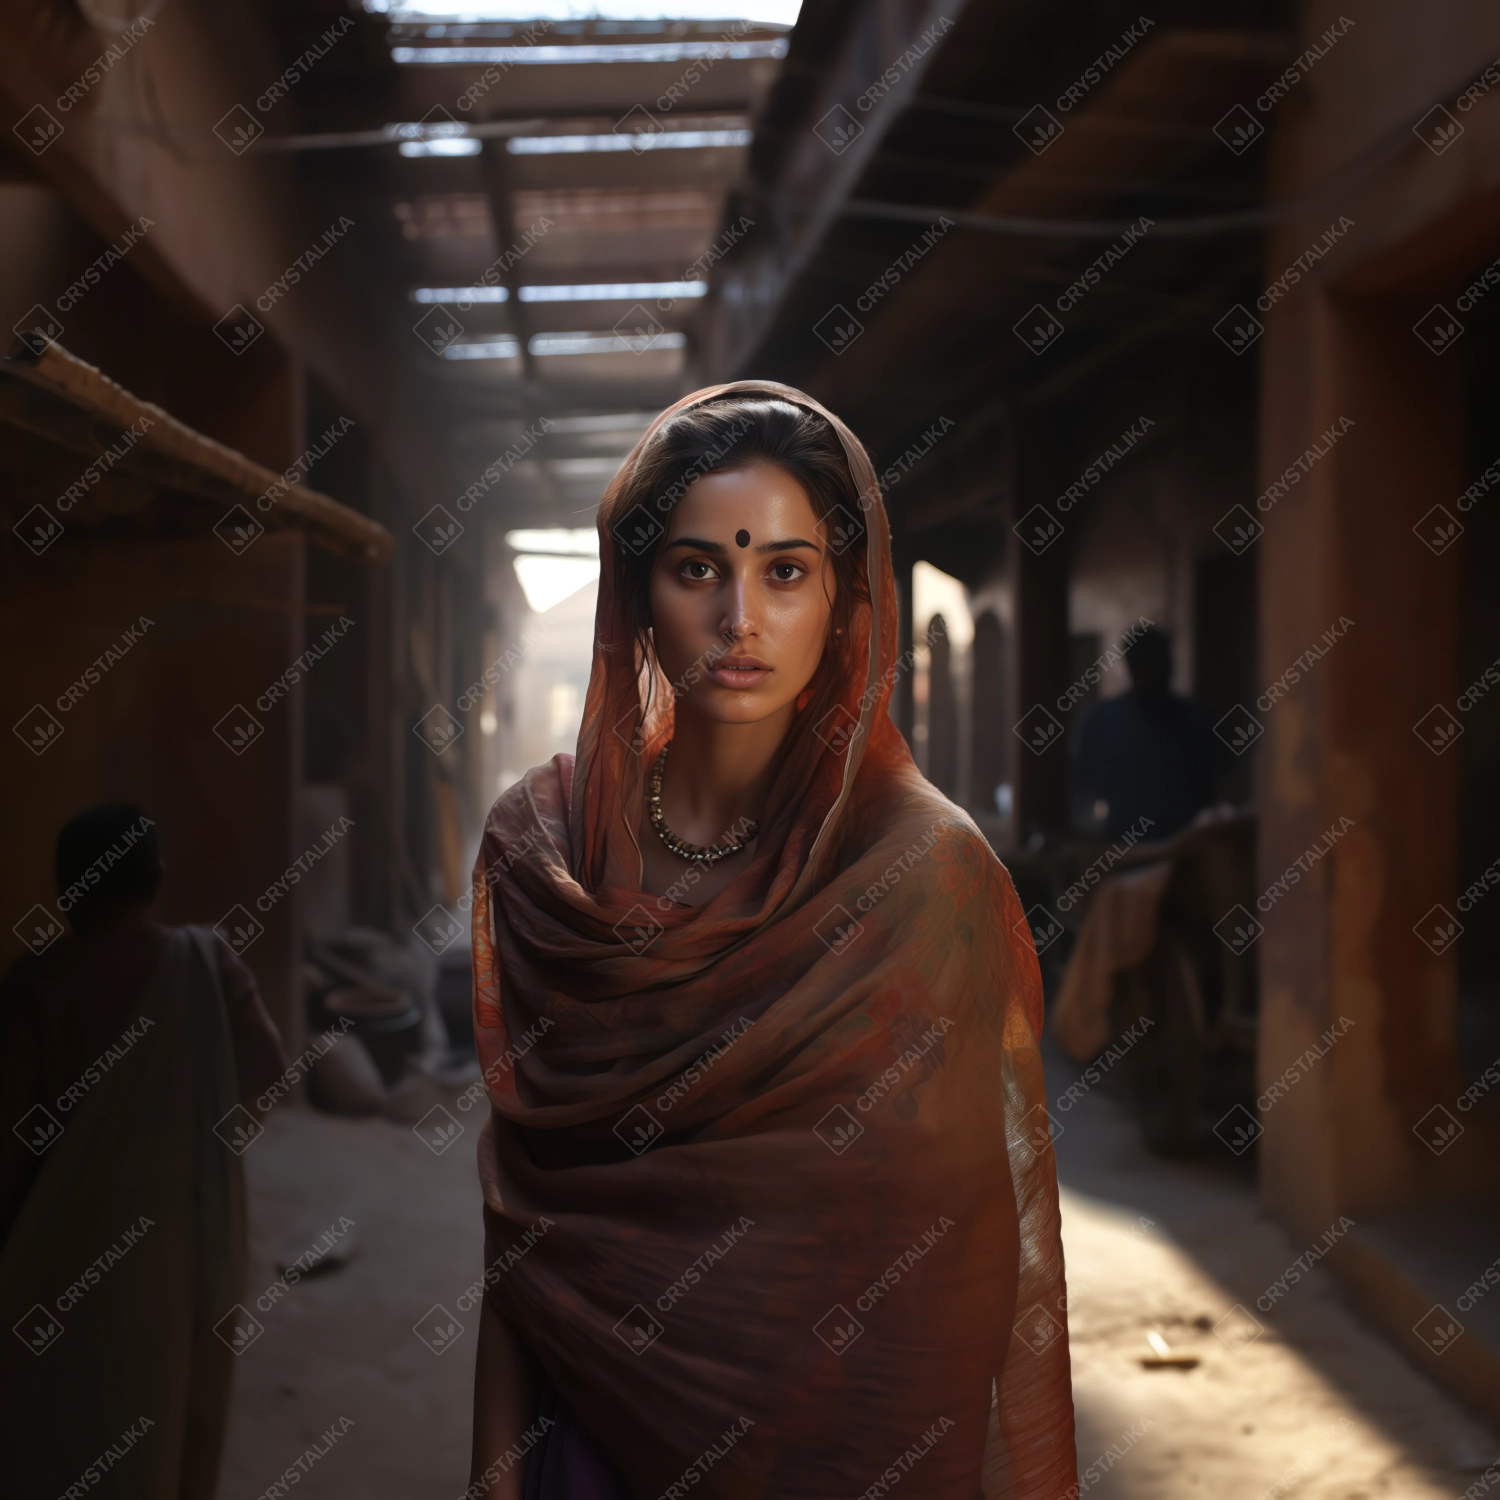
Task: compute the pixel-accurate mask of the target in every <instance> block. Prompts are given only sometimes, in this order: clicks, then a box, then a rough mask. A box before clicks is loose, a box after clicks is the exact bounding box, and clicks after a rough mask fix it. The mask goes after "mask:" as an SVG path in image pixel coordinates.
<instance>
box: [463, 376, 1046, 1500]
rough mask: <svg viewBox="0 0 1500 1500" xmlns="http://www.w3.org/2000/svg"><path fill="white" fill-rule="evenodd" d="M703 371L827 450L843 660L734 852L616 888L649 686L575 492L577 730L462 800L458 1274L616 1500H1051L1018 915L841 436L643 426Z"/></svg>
mask: <svg viewBox="0 0 1500 1500" xmlns="http://www.w3.org/2000/svg"><path fill="white" fill-rule="evenodd" d="M738 395H747V396H775V397H779V398H781V399H783V400H788V401H792V402H795V403H797V404H799V405H801V406H804V407H807V408H809V409H811V410H813V411H816V412H818V413H820V414H821V415H822V416H823V417H825V418H826V419H827V420H828V421H829V422H831V423H832V424H833V427H834V430H835V431H836V432H837V433H838V435H839V438H840V439H841V441H842V443H843V445H844V450H845V453H846V455H847V457H848V461H849V467H850V471H851V473H852V475H853V479H854V484H855V488H856V490H857V491H858V493H859V494H860V496H861V500H860V509H861V512H862V514H861V515H860V516H859V517H857V518H856V517H853V516H847V517H842V518H839V520H840V522H841V524H842V525H843V528H844V531H843V537H844V540H845V541H852V543H853V544H854V545H859V546H862V547H864V548H865V555H866V558H867V562H868V573H869V579H870V594H871V605H870V606H869V607H868V608H862V610H861V611H860V619H859V621H858V623H857V632H858V633H857V638H856V644H857V646H858V647H860V648H861V649H859V650H858V651H857V652H856V653H855V654H856V659H857V661H858V667H857V669H856V670H855V671H854V672H852V673H850V674H849V680H848V681H846V682H840V683H834V684H833V685H832V699H831V700H830V698H829V696H828V694H827V692H826V691H825V692H824V693H821V694H820V697H819V699H818V700H815V702H814V704H813V706H812V707H810V708H808V709H806V710H804V711H803V712H802V713H801V714H800V716H799V718H798V721H797V722H796V723H795V724H794V726H793V729H792V732H791V736H790V739H789V742H788V746H787V751H786V754H785V757H784V759H783V761H782V765H781V769H780V770H779V772H778V775H777V779H776V782H775V785H774V787H773V789H772V792H771V796H770V800H769V803H768V806H767V808H766V812H765V815H764V816H763V818H762V819H761V833H760V837H759V842H758V845H757V849H756V852H755V854H754V856H753V860H752V863H751V865H750V867H749V868H747V869H746V870H744V871H743V872H742V873H741V874H740V875H739V876H738V877H736V879H735V880H734V881H733V883H732V884H730V885H729V886H728V887H726V888H725V889H724V890H723V891H722V892H721V893H720V894H719V895H718V896H716V897H715V898H714V899H713V900H711V901H710V902H708V903H707V904H706V905H704V906H702V907H698V908H683V907H680V906H677V905H675V904H672V903H670V902H668V901H666V900H665V899H664V898H662V899H659V898H657V897H655V896H653V895H649V894H643V893H642V891H641V889H640V871H641V864H640V853H639V846H638V844H637V839H636V823H637V819H638V817H639V812H640V807H641V788H642V783H643V779H644V775H645V768H646V767H648V766H649V765H650V764H651V762H652V759H653V757H654V755H655V753H656V751H657V749H658V748H659V746H660V745H661V744H662V743H663V742H664V740H665V739H666V738H668V737H669V736H670V734H671V708H672V697H671V692H670V688H669V687H668V685H667V684H666V683H665V682H664V681H663V680H661V679H660V678H658V679H657V682H656V687H655V691H654V692H653V693H652V694H651V695H650V698H651V706H650V711H649V713H644V714H643V701H644V698H645V696H646V695H645V694H644V692H643V683H644V675H643V674H642V673H641V672H640V671H639V670H638V665H637V663H636V662H634V661H632V659H631V656H630V652H629V649H628V648H625V649H621V648H620V647H619V646H616V648H615V649H613V650H606V649H603V647H604V646H605V645H607V644H610V643H620V642H625V641H626V640H627V639H628V630H627V627H626V623H625V614H624V610H623V607H622V601H621V599H620V598H619V594H618V590H617V587H616V585H615V580H616V578H617V576H618V574H617V568H616V556H617V550H618V548H619V545H620V543H619V542H618V540H617V539H616V537H615V536H614V535H612V534H611V532H610V531H609V530H608V529H607V526H608V517H609V514H610V510H611V507H610V500H611V498H612V494H613V491H612V493H611V495H607V496H606V499H605V503H604V505H603V506H602V507H601V511H600V516H601V520H600V532H599V547H600V556H601V563H602V572H601V577H600V584H599V603H598V613H597V617H596V629H595V651H594V662H593V671H592V675H591V678H590V681H589V689H588V698H587V701H586V705H585V709H584V716H583V728H582V730H581V732H580V734H579V738H578V751H577V755H576V756H575V757H569V756H567V755H558V756H556V757H555V758H554V759H553V760H552V761H551V762H550V763H549V764H547V765H545V766H539V767H537V768H536V769H534V770H532V771H531V772H529V773H528V774H527V776H526V777H525V778H524V779H523V780H522V781H521V782H520V783H518V784H517V785H515V786H513V787H512V788H510V789H509V790H508V791H507V792H506V793H505V794H504V795H503V796H502V797H501V798H500V799H499V801H497V802H496V804H495V806H494V808H493V809H492V810H491V812H490V816H489V820H488V823H487V825H486V828H485V833H484V839H483V843H482V846H481V849H480V855H479V860H478V863H477V865H476V866H475V872H474V875H475V879H474V898H475V904H474V959H475V1002H474V1004H475V1022H476V1034H477V1037H478V1045H479V1052H480V1061H481V1063H482V1064H483V1066H484V1069H485V1081H486V1085H487V1088H488V1093H489V1098H490V1101H491V1104H492V1106H493V1109H492V1113H491V1117H490V1120H489V1122H488V1124H487V1125H486V1127H485V1130H484V1132H483V1134H482V1138H481V1142H480V1175H481V1180H482V1182H483V1185H484V1196H485V1220H486V1228H487V1235H486V1241H487V1243H486V1259H487V1261H488V1262H489V1264H490V1265H491V1266H492V1267H493V1268H494V1270H493V1274H492V1275H490V1276H489V1278H488V1279H489V1280H490V1281H491V1282H492V1283H493V1285H492V1287H491V1290H490V1295H491V1296H492V1297H494V1298H495V1299H496V1302H495V1305H496V1307H497V1309H498V1310H499V1311H500V1312H501V1314H502V1315H503V1316H504V1317H506V1318H507V1319H509V1320H510V1321H511V1322H512V1323H513V1324H514V1325H515V1326H517V1327H518V1328H519V1329H521V1330H522V1331H523V1333H524V1335H525V1337H526V1339H527V1341H528V1342H529V1343H530V1345H531V1346H532V1347H533V1348H534V1349H535V1350H536V1352H537V1354H538V1355H539V1356H540V1358H541V1360H542V1362H543V1364H544V1365H545V1367H546V1369H547V1371H548V1373H549V1375H550V1376H551V1378H552V1380H553V1381H554V1382H555V1384H556V1385H557V1387H558V1389H559V1390H560V1391H561V1393H562V1395H563V1397H564V1399H565V1400H566V1401H567V1402H568V1404H569V1405H570V1407H571V1408H572V1409H573V1410H574V1411H575V1412H576V1413H577V1415H578V1418H579V1420H580V1422H581V1423H582V1425H583V1427H584V1428H585V1430H586V1431H587V1432H588V1433H589V1434H590V1435H591V1436H592V1438H593V1440H594V1441H595V1443H596V1445H597V1446H598V1447H599V1449H600V1450H601V1452H602V1453H603V1454H604V1455H605V1456H606V1457H607V1458H608V1460H609V1461H610V1463H611V1464H612V1465H613V1466H614V1468H615V1469H616V1471H617V1472H618V1473H619V1474H620V1475H621V1476H622V1478H623V1479H624V1481H625V1484H626V1486H627V1487H628V1489H629V1490H630V1493H631V1494H632V1496H634V1497H636V1500H658V1497H674V1500H675V1497H676V1496H679V1495H685V1494H687V1493H688V1492H689V1490H690V1489H691V1490H693V1491H694V1492H696V1494H698V1495H699V1496H707V1497H724V1500H731V1497H732V1500H742V1497H743V1500H750V1497H757V1500H770V1497H774V1500H831V1497H835V1496H851V1497H852V1496H859V1495H863V1494H866V1493H868V1494H870V1495H879V1494H883V1493H884V1492H885V1490H886V1489H887V1488H889V1487H891V1486H892V1485H894V1484H897V1483H899V1485H900V1490H901V1494H902V1495H903V1496H906V1497H910V1500H922V1497H932V1500H937V1497H942V1500H958V1497H963V1500H977V1497H978V1496H979V1494H980V1493H981V1475H982V1476H983V1493H985V1494H987V1495H989V1496H1005V1497H1008V1500H1009V1497H1014V1500H1022V1497H1024V1500H1057V1497H1059V1496H1061V1495H1064V1494H1065V1493H1066V1492H1067V1490H1068V1488H1069V1486H1070V1485H1072V1484H1073V1483H1074V1479H1075V1467H1074V1451H1073V1410H1072V1400H1071V1394H1070V1388H1069V1373H1068V1353H1067V1333H1066V1326H1067V1314H1066V1293H1065V1291H1064V1283H1063V1267H1062V1249H1061V1244H1060V1241H1059V1237H1058V1209H1057V1184H1056V1175H1055V1170H1054V1162H1053V1156H1052V1150H1051V1141H1050V1136H1049V1129H1048V1120H1047V1114H1046V1109H1045V1104H1044V1085H1043V1078H1042V1068H1041V1061H1040V1058H1039V1056H1038V1053H1037V1038H1038V1036H1039V1034H1040V1030H1041V1024H1042V994H1041V982H1040V976H1039V972H1038V968H1037V961H1036V956H1035V953H1034V951H1033V948H1032V943H1031V938H1030V933H1029V931H1028V928H1027V926H1026V923H1025V920H1024V918H1023V915H1022V911H1021V908H1020V904H1019V902H1018V901H1017V899H1016V896H1015V892H1014V890H1013V888H1012V886H1011V881H1010V877H1009V876H1008V874H1007V873H1006V871H1005V868H1004V867H1003V866H1002V865H1001V864H1000V862H999V861H998V860H997V859H996V858H995V856H994V854H993V853H992V852H991V850H990V848H989V846H988V845H987V844H986V842H985V840H984V838H983V837H982V836H981V835H980V834H979V832H978V830H977V829H976V828H975V826H974V824H973V823H972V822H971V820H970V819H969V818H968V817H967V815H966V814H965V813H964V812H962V811H961V810H960V809H959V808H958V807H956V806H954V804H953V803H951V802H949V801H948V800H947V799H946V798H944V797H943V796H942V795H941V794H940V793H939V792H938V791H937V790H936V789H935V788H934V787H932V786H931V785H930V784H929V783H928V782H927V781H925V780H924V779H923V778H922V776H921V775H920V773H919V772H918V771H917V769H916V767H915V766H914V764H913V763H912V759H911V756H910V754H909V752H908V750H907V748H906V744H905V742H904V741H903V739H902V738H901V736H900V734H899V733H898V732H897V730H896V728H895V726H894V725H893V724H892V722H891V719H890V716H889V712H888V701H889V697H890V693H891V689H892V686H893V685H894V683H895V681H896V679H897V676H898V674H899V673H900V672H902V671H903V670H907V669H909V666H910V662H909V661H908V660H902V661H898V660H897V635H896V589H895V579H894V574H893V572H892V568H891V558H890V535H889V529H888V525H887V521H886V515H885V508H884V504H883V502H882V500H881V496H880V491H879V486H878V485H877V483H876V480H875V475H874V471H873V469H872V467H871V464H870V460H869V458H868V457H867V456H866V454H865V451H864V449H863V447H862V446H861V445H860V443H859V441H858V439H856V438H855V437H854V435H853V434H852V433H851V432H850V431H849V430H848V428H846V427H845V426H844V424H843V423H842V422H840V421H839V420H838V419H837V418H836V417H834V416H832V415H831V413H829V412H827V411H825V410H824V409H823V408H822V407H821V406H819V405H818V403H817V402H815V401H813V400H811V399H810V398H809V397H807V396H805V395H803V394H802V393H801V392H799V391H794V390H791V389H790V388H788V387H785V386H779V385H774V384H771V383H769V382H760V381H746V382H740V383H737V384H735V385H732V386H719V387H713V388H710V389H707V390H703V391H699V392H697V393H696V394H694V395H692V396H689V397H686V398H685V399H684V400H682V401H679V402H678V403H677V405H676V406H674V407H672V408H670V409H669V411H668V412H666V413H664V414H663V417H662V418H659V419H658V423H657V424H656V425H659V424H660V422H661V421H662V420H665V418H666V417H667V416H670V415H672V414H673V413H675V412H677V411H680V410H681V409H682V408H684V407H686V406H689V405H693V404H697V403H699V402H704V401H709V400H714V399H722V398H724V397H726V396H727V397H734V396H738ZM652 431H653V432H654V431H655V426H653V428H652ZM650 436H651V434H650V433H649V432H648V433H647V435H646V437H644V438H642V440H641V444H640V445H637V448H636V450H635V451H634V452H633V453H632V454H631V456H630V458H628V459H627V460H626V462H625V465H624V468H623V469H622V471H621V472H622V475H623V474H628V473H629V472H630V470H631V468H632V465H633V464H634V463H635V461H636V458H637V456H638V455H639V454H640V452H641V447H642V446H643V445H644V444H645V443H646V442H647V441H648V440H649V438H650ZM621 483H622V480H621V479H616V481H615V485H619V484H621ZM830 701H832V702H833V704H834V706H833V707H832V708H831V709H830V708H829V707H828V704H829V702H830ZM815 714H816V718H814V715H815ZM643 719H644V722H643Z"/></svg>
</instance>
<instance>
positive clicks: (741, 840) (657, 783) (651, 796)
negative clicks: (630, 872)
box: [646, 740, 760, 864]
mask: <svg viewBox="0 0 1500 1500" xmlns="http://www.w3.org/2000/svg"><path fill="white" fill-rule="evenodd" d="M669 749H671V741H670V740H669V741H668V742H667V743H666V744H665V745H663V746H662V747H661V754H660V755H658V756H657V757H656V765H655V766H654V767H653V768H652V771H651V784H650V786H649V788H648V789H647V801H646V806H647V811H648V812H649V813H650V815H651V826H652V827H653V828H654V829H655V830H656V835H657V837H658V838H659V839H660V840H661V841H662V843H663V844H665V845H666V846H667V848H668V849H670V850H671V851H672V853H673V854H675V855H677V856H678V857H679V858H680V859H691V860H701V861H703V862H705V863H707V864H716V863H717V862H718V861H719V860H721V859H726V858H728V856H729V855H731V854H738V853H739V852H740V850H741V849H743V848H744V847H745V845H746V844H748V843H749V842H750V840H751V839H753V838H754V837H755V834H756V831H757V830H758V829H759V828H760V824H759V823H758V822H757V821H755V819H753V818H747V819H745V820H743V822H744V827H745V831H744V832H743V833H741V834H738V835H736V836H734V837H731V838H727V839H725V840H724V842H723V843H722V844H713V845H710V846H709V847H707V848H705V847H704V846H703V845H701V844H689V843H687V842H686V841H685V840H683V839H680V838H678V837H677V835H676V834H675V833H673V832H672V830H671V829H670V828H668V827H667V822H666V819H665V818H663V817H662V812H661V779H662V776H663V774H664V773H665V771H666V769H667V751H668V750H669Z"/></svg>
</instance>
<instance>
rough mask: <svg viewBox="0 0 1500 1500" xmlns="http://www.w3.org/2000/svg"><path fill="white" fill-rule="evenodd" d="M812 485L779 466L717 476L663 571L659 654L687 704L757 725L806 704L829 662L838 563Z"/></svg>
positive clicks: (654, 616) (654, 580) (657, 619)
mask: <svg viewBox="0 0 1500 1500" xmlns="http://www.w3.org/2000/svg"><path fill="white" fill-rule="evenodd" d="M827 552H828V548H827V544H826V541H825V539H824V533H823V528H822V527H820V526H819V524H818V519H817V516H816V514H815V513H814V511H813V507H812V502H811V500H809V499H808V496H807V491H806V490H805V489H803V488H802V486H801V485H800V484H799V483H798V482H797V480H795V479H794V478H793V477H792V476H791V475H790V474H788V473H786V472H785V471H784V470H782V469H778V468H776V467H775V466H774V465H772V464H768V463H756V464H752V465H751V466H749V467H748V468H743V469H730V470H727V471H724V472H721V473H713V474H706V475H704V477H703V478H702V479H699V480H696V481H694V483H693V484H692V485H691V486H690V487H689V489H688V491H687V493H686V494H685V495H684V496H683V497H682V499H681V500H680V501H679V502H678V503H677V506H676V508H675V509H674V510H673V512H672V519H671V523H670V525H669V526H668V529H667V535H666V539H665V540H664V541H663V543H662V546H661V551H660V552H659V553H658V554H657V559H656V566H655V568H654V569H653V571H652V574H651V620H652V627H653V630H654V633H655V639H656V654H657V659H658V661H659V662H660V663H661V669H662V671H663V672H664V673H665V674H666V677H667V681H668V682H670V683H671V684H672V685H673V688H674V690H675V696H676V697H677V704H678V711H679V712H681V711H682V710H683V709H684V708H686V709H687V710H688V711H689V712H696V713H699V714H701V715H703V716H704V717H705V718H709V719H716V720H720V721H722V722H724V723H732V724H750V723H755V722H758V721H759V720H761V719H765V718H769V717H771V716H772V715H774V714H777V713H778V712H781V711H783V710H786V709H787V708H788V706H789V705H790V704H792V703H794V702H795V700H796V698H797V695H798V694H799V693H800V692H801V691H802V689H803V688H805V687H806V686H807V684H808V682H809V681H810V680H811V679H812V675H813V673H814V672H815V671H816V670H817V666H818V662H819V661H820V660H821V659H822V655H823V645H824V641H825V640H826V638H827V635H828V629H829V617H830V615H831V613H832V610H831V600H832V597H833V589H834V580H833V569H832V567H830V566H826V559H827Z"/></svg>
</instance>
